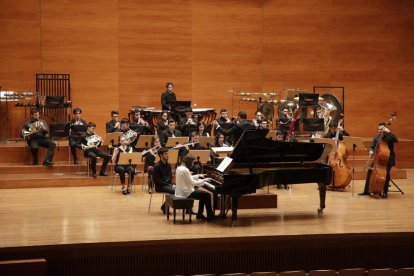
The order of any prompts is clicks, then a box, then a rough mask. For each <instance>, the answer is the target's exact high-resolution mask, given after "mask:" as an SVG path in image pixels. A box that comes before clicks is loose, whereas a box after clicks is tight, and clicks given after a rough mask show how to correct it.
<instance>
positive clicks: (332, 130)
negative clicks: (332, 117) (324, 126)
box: [323, 122, 349, 141]
mask: <svg viewBox="0 0 414 276" xmlns="http://www.w3.org/2000/svg"><path fill="white" fill-rule="evenodd" d="M337 130H339V133H338V139H339V141H342V140H344V136H349V132H347V131H346V130H345V129H344V128H343V127H341V126H339V127H338V124H336V123H333V122H332V123H330V124H329V131H328V133H327V134H325V135H324V136H323V138H329V139H334V138H335V137H336V131H337Z"/></svg>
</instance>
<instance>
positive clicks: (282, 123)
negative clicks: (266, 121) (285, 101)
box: [276, 107, 291, 140]
mask: <svg viewBox="0 0 414 276" xmlns="http://www.w3.org/2000/svg"><path fill="white" fill-rule="evenodd" d="M290 123H291V118H290V117H289V109H287V108H286V107H285V108H283V110H282V114H281V115H280V116H279V118H278V120H277V123H276V124H277V128H278V130H279V131H280V133H282V135H283V140H286V136H287V134H288V132H289V127H290Z"/></svg>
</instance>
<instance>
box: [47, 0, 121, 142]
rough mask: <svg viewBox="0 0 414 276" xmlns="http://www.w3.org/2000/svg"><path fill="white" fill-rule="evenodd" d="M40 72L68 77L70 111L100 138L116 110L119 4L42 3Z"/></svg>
mask: <svg viewBox="0 0 414 276" xmlns="http://www.w3.org/2000/svg"><path fill="white" fill-rule="evenodd" d="M41 27H42V69H43V72H44V73H69V74H70V77H71V92H72V102H73V107H81V108H82V109H83V110H84V112H83V113H84V118H85V119H86V120H88V121H94V122H96V123H97V124H98V134H103V133H104V129H105V124H104V123H105V122H106V121H108V120H110V111H111V110H113V109H118V105H119V103H118V101H119V93H118V13H117V1H116V0H112V1H106V0H101V1H95V0H93V1H91V0H90V1H69V0H58V1H42V26H41Z"/></svg>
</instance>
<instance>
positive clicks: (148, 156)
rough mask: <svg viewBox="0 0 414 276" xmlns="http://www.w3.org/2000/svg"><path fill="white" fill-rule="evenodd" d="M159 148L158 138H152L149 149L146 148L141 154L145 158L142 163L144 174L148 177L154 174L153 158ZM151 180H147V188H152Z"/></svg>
mask: <svg viewBox="0 0 414 276" xmlns="http://www.w3.org/2000/svg"><path fill="white" fill-rule="evenodd" d="M160 147H161V142H160V139H159V138H158V137H155V136H153V137H152V139H151V148H146V149H145V150H144V151H143V152H142V157H145V162H144V173H148V175H153V174H154V166H155V158H156V155H157V151H158V149H159V148H160ZM152 185H153V183H151V178H150V177H149V178H148V186H150V187H152Z"/></svg>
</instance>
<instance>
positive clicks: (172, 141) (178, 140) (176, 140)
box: [165, 136, 188, 148]
mask: <svg viewBox="0 0 414 276" xmlns="http://www.w3.org/2000/svg"><path fill="white" fill-rule="evenodd" d="M185 143H188V136H185V137H168V140H167V143H166V144H165V147H167V148H173V147H175V146H176V145H178V144H181V145H183V144H185Z"/></svg>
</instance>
